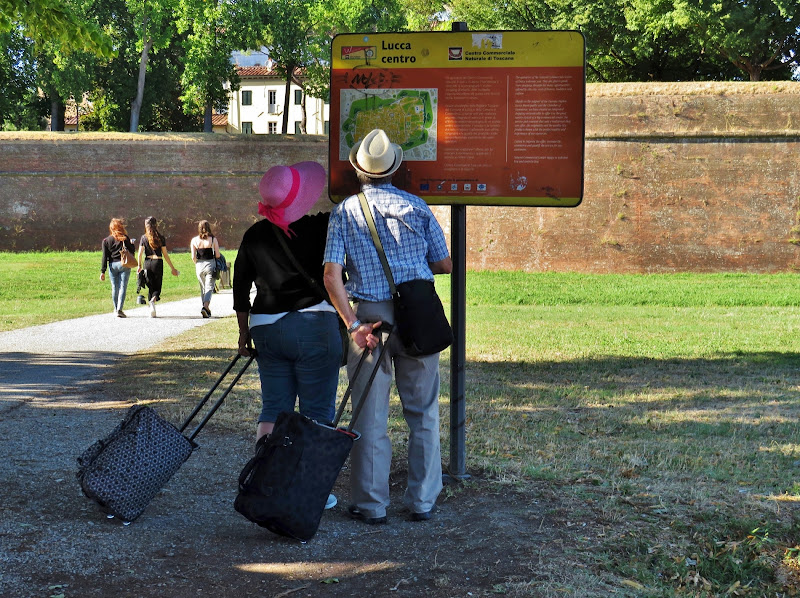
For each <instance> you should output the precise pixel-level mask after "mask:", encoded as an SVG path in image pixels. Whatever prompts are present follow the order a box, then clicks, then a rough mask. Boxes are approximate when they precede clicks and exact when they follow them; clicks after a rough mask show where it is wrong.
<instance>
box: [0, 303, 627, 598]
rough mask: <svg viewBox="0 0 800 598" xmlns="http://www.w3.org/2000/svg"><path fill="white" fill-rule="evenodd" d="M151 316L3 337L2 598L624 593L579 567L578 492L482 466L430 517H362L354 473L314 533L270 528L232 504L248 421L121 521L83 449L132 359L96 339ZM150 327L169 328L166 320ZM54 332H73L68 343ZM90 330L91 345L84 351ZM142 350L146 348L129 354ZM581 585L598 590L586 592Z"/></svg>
mask: <svg viewBox="0 0 800 598" xmlns="http://www.w3.org/2000/svg"><path fill="white" fill-rule="evenodd" d="M175 309H176V310H177V309H178V308H177V307H176V308H175ZM161 313H163V315H164V317H163V320H162V319H161V318H159V319H158V320H161V321H160V322H158V321H155V322H156V323H157V324H160V331H161V332H160V333H161V334H165V333H167V332H168V331H169V330H171V329H172V328H174V327H176V322H177V323H178V324H179V325H177V328H183V327H185V326H192V325H196V322H188V321H185V318H184V316H182V315H181V314H180V313H179V312H176V314H175V315H174V322H172V323H171V324H170V322H169V320H168V318H167V317H166V314H167V310H166V309H163V308H162V312H161ZM129 315H134V316H135V312H134V314H129ZM144 317H145V318H146V319H140V320H139V321H138V322H136V318H135V317H130V318H128V319H127V320H123V321H120V320H117V319H115V318H112V317H111V316H110V315H106V316H93V317H92V318H94V319H93V320H91V321H92V322H93V326H94V327H93V328H92V330H93V333H92V334H85V333H82V334H72V335H70V333H69V326H68V325H67V324H62V323H60V324H58V325H57V327H58V330H59V334H57V335H54V334H50V335H49V336H48V334H47V333H45V332H44V331H39V332H38V333H37V334H28V335H25V334H22V333H18V334H17V333H15V334H17V338H18V339H20V341H19V342H20V343H21V345H16V344H14V343H10V342H9V341H8V339H9V338H10V335H11V334H12V333H4V334H3V335H0V337H3V338H5V341H6V342H5V343H4V344H3V346H4V347H5V349H6V351H5V353H4V355H2V357H3V358H4V359H1V360H0V361H2V362H3V365H2V366H0V382H1V383H2V386H1V387H0V438H2V443H1V444H0V446H2V449H0V479H2V480H3V483H2V485H0V506H1V508H2V517H0V596H2V597H3V598H39V597H41V598H85V597H94V596H97V597H110V596H113V597H115V598H125V597H130V598H134V597H136V598H139V597H150V596H153V597H160V596H170V597H175V598H182V597H186V598H190V597H191V598H195V597H198V596H214V597H217V596H223V597H226V596H236V597H237V598H238V597H242V596H272V597H275V598H277V597H281V596H423V595H424V596H432V597H435V598H436V597H440V598H452V597H456V596H490V595H497V594H508V595H520V596H565V595H581V596H591V595H595V596H607V595H609V594H611V593H615V592H614V591H612V589H611V588H608V587H606V586H604V585H603V583H602V582H600V581H599V580H597V579H594V577H593V575H591V574H590V573H588V572H587V571H586V569H585V568H584V567H583V566H582V565H581V564H580V557H579V548H580V546H579V544H580V541H579V540H576V538H575V535H574V530H573V529H571V528H570V525H571V523H569V522H568V519H569V513H570V509H571V506H570V505H569V504H568V503H569V499H566V498H565V496H564V493H561V492H558V491H557V490H554V489H551V488H549V487H548V486H547V485H542V486H541V487H531V488H528V489H527V490H526V491H525V492H521V491H514V490H513V489H512V488H510V487H505V486H503V485H500V484H498V483H496V482H494V483H489V482H486V481H484V480H482V479H480V476H477V475H475V476H474V477H473V479H472V480H471V481H470V482H469V483H467V484H456V485H455V486H451V487H448V488H446V489H445V491H444V492H443V493H442V495H441V498H440V504H439V511H438V512H437V513H436V515H435V516H434V518H433V519H432V520H431V521H428V522H413V523H412V522H410V521H408V520H407V518H406V515H405V514H404V513H402V512H400V511H399V510H398V508H397V507H395V506H393V507H391V508H390V510H389V513H388V515H389V522H388V524H387V525H384V526H367V525H365V524H363V523H360V522H355V521H352V520H350V519H349V518H348V517H347V515H346V504H347V493H346V490H345V489H346V487H347V475H348V472H347V469H346V468H345V470H343V472H342V475H341V476H340V479H339V481H338V483H337V487H336V489H335V491H336V493H337V495H338V496H339V497H340V504H339V505H338V506H337V507H335V508H334V509H332V510H330V511H328V512H326V514H325V515H324V517H323V520H322V524H321V527H320V529H319V532H318V533H317V535H316V536H315V537H314V538H313V539H312V540H311V541H309V542H307V543H300V542H296V541H292V540H288V539H285V538H281V537H278V536H275V535H273V534H271V533H270V532H269V531H267V530H264V529H261V528H259V527H258V526H256V525H254V524H252V523H250V522H248V521H246V520H245V519H244V518H243V517H241V516H240V515H239V514H238V513H236V512H235V511H234V509H233V506H232V505H233V500H234V498H235V492H236V478H237V476H238V472H239V470H240V469H241V467H242V465H243V464H244V463H245V462H246V461H247V459H248V458H249V456H250V454H251V451H252V449H253V443H252V438H251V434H250V431H249V430H248V431H247V432H243V433H242V434H241V435H223V434H220V433H214V432H213V431H208V432H206V433H204V434H203V435H201V436H200V437H199V441H200V448H199V449H198V450H197V451H196V452H195V453H194V454H193V455H192V456H191V457H190V458H189V460H188V461H187V462H186V463H185V464H184V465H183V467H182V468H181V470H180V471H179V472H178V473H177V474H176V475H175V477H174V478H173V479H172V480H171V481H170V482H169V484H168V485H167V486H166V488H165V489H164V490H163V491H162V492H161V493H160V494H159V495H158V496H157V497H156V498H155V499H154V501H153V502H152V503H151V505H150V506H149V507H148V509H147V510H146V511H145V513H144V514H143V515H142V516H141V517H140V518H139V519H138V520H137V521H135V522H134V523H133V524H131V525H129V526H123V525H122V524H121V523H120V522H118V521H117V520H109V519H106V518H105V516H104V515H102V514H101V513H100V512H99V510H98V509H97V508H96V506H95V505H94V503H92V502H91V501H89V500H88V499H86V498H85V497H84V496H83V494H82V493H81V490H80V487H79V485H78V483H77V480H76V478H75V472H76V469H77V464H76V458H77V456H78V455H79V454H80V453H81V452H82V451H83V450H84V449H85V448H86V447H87V446H89V445H90V444H91V443H92V442H94V441H95V440H97V439H98V438H101V437H103V436H105V435H106V434H107V433H108V432H109V431H110V430H111V429H112V428H113V427H114V425H116V423H117V422H118V421H119V420H120V419H121V417H122V415H123V413H124V409H125V408H126V407H127V405H125V404H121V403H119V402H117V401H116V399H112V398H110V397H113V396H114V395H113V394H112V393H110V392H107V390H108V389H106V388H105V387H104V383H103V380H102V375H103V372H104V368H105V367H106V366H107V365H109V364H110V363H112V362H113V360H114V359H116V358H119V356H120V355H122V354H124V353H121V352H120V353H116V352H114V351H112V350H111V349H110V348H109V347H103V345H102V342H100V341H97V340H95V341H93V339H104V338H106V337H108V338H113V334H115V333H116V332H118V331H116V332H115V331H113V330H112V331H109V330H108V329H107V328H108V327H112V328H125V329H127V328H126V327H130V328H131V330H132V331H134V332H135V331H139V332H141V329H142V327H143V326H146V325H150V324H152V323H153V322H154V321H152V320H151V319H150V318H149V317H146V315H145V316H144ZM84 320H85V319H84ZM132 322H133V323H136V324H137V326H136V327H132V326H130V324H131V323H132ZM85 328H86V322H82V323H81V324H80V329H81V330H85ZM152 330H153V332H152V334H153V335H155V336H158V334H156V332H157V331H158V330H159V328H158V327H157V326H155V325H153V326H152ZM51 332H52V331H51ZM148 334H150V333H148ZM155 336H153V338H155ZM3 338H0V341H2V340H3ZM58 338H61V339H63V340H64V341H65V346H64V347H63V348H62V350H61V351H60V352H59V351H57V350H56V349H57V348H58V347H56V346H55V344H54V339H58ZM80 338H84V339H85V341H81V342H86V343H93V346H94V350H93V351H89V350H87V347H84V346H82V345H81V344H80V343H77V345H76V339H80ZM137 338H139V339H141V338H142V337H141V335H140V336H139V337H137ZM147 338H150V337H149V336H148V337H147ZM37 339H38V340H37ZM66 341H71V342H66ZM103 342H106V341H103ZM25 343H27V345H25ZM36 343H39V345H36ZM34 346H39V348H38V349H35V348H33V347H34ZM43 347H49V349H48V350H49V351H50V352H49V353H46V352H44V349H43ZM139 348H141V342H137V343H136V344H135V345H131V346H130V352H133V351H135V350H138V349H139ZM103 355H105V358H103V357H102V356H103ZM402 467H403V466H402V464H396V468H397V469H396V471H395V472H394V473H393V486H392V492H393V503H394V505H399V504H400V503H401V501H400V494H401V492H402V489H403V487H404V486H405V471H404V470H403V469H402ZM600 533H602V530H601V529H600V528H599V526H598V525H594V524H590V525H589V526H588V527H587V526H585V525H584V527H583V528H582V529H581V530H580V535H581V537H584V538H590V537H591V536H592V535H593V534H594V535H596V534H600ZM584 578H587V579H588V581H589V582H590V583H584V582H585V581H586V580H585V579H584ZM576 587H583V588H586V587H590V588H592V590H589V591H585V590H581V591H580V593H577V592H576V591H575V590H574V588H576ZM595 592H596V593H595ZM615 594H616V595H620V594H619V593H615Z"/></svg>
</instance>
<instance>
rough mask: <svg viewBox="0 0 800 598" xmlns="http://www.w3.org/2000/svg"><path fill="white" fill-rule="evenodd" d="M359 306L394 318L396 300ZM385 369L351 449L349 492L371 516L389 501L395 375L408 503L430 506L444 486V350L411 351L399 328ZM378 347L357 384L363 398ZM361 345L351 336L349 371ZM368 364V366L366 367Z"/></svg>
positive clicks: (361, 313)
mask: <svg viewBox="0 0 800 598" xmlns="http://www.w3.org/2000/svg"><path fill="white" fill-rule="evenodd" d="M355 312H356V314H357V316H358V318H359V319H360V320H361V321H362V322H377V321H379V320H380V321H382V322H384V324H392V323H394V307H393V305H392V302H391V301H384V302H380V303H372V302H367V301H361V302H359V303H357V304H356V305H355ZM383 350H384V351H387V354H386V356H385V357H384V359H383V363H382V364H381V368H380V371H379V372H378V374H377V375H376V377H375V380H374V381H373V383H372V388H371V389H370V392H369V394H368V395H367V397H366V399H365V403H364V406H363V408H362V410H361V413H360V415H359V417H358V420H357V422H356V425H355V426H354V427H355V429H356V430H358V431H359V432H360V433H361V439H360V440H357V441H356V442H355V444H354V445H353V450H352V452H351V453H350V465H351V474H350V493H351V496H350V498H351V501H352V504H353V505H355V506H356V507H358V508H359V510H361V512H362V513H364V515H365V516H367V517H383V516H384V515H386V508H387V507H388V506H389V472H390V469H391V463H392V446H391V441H390V439H389V435H388V433H387V422H388V418H389V391H390V388H391V384H392V377H394V380H395V384H396V385H397V391H398V394H399V395H400V402H401V403H402V406H403V417H404V418H405V420H406V423H407V425H408V429H409V437H408V484H407V487H406V490H405V494H404V496H403V505H404V506H405V507H406V508H408V509H409V510H410V511H411V512H413V513H423V512H426V511H429V510H431V508H433V505H434V504H435V503H436V498H437V497H438V496H439V492H441V490H442V456H441V443H440V435H439V354H438V353H435V354H433V355H426V356H424V357H411V356H409V355H407V354H406V353H405V350H404V349H403V344H402V342H401V341H400V336H399V335H398V334H397V332H395V333H394V334H393V335H392V336H391V338H390V339H389V342H388V344H387V345H385V346H384V348H383ZM378 351H379V349H377V348H376V349H374V350H373V352H372V353H373V354H372V355H371V356H369V357H368V358H367V360H366V362H365V363H364V366H363V367H362V368H361V373H360V375H359V379H358V380H357V381H356V384H355V385H354V387H353V395H352V396H353V397H355V400H358V399H359V398H360V397H361V394H362V389H363V388H364V386H365V385H366V381H367V380H368V378H369V372H371V371H372V365H373V364H374V360H375V359H376V358H377V356H378V355H379V353H378ZM360 357H361V350H360V349H358V347H357V346H356V345H355V344H354V343H353V342H352V341H351V343H350V353H349V357H348V363H347V374H348V376H352V375H353V372H354V371H355V367H356V365H357V364H358V361H359V359H360ZM365 370H366V371H365Z"/></svg>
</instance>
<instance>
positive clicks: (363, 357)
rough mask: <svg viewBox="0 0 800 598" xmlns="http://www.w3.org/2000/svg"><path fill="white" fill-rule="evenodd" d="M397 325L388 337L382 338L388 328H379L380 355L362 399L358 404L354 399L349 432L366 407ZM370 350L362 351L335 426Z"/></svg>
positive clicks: (335, 420)
mask: <svg viewBox="0 0 800 598" xmlns="http://www.w3.org/2000/svg"><path fill="white" fill-rule="evenodd" d="M394 329H395V327H394V326H392V327H391V328H389V332H388V333H387V334H386V338H385V339H384V338H382V336H381V334H382V332H384V331H385V330H386V328H385V327H384V326H381V327H380V328H379V329H378V334H379V336H378V346H379V347H380V349H381V353H380V355H378V360H377V361H376V362H375V365H374V366H373V368H372V373H371V374H370V376H369V380H367V385H366V386H365V387H364V393H363V395H362V397H361V400H360V401H359V402H358V404H356V403H355V401H353V404H354V407H353V416H352V417H351V418H350V424H349V425H348V426H347V431H348V432H351V433H352V432H353V426H354V425H355V423H356V420H357V419H358V416H359V414H360V413H361V409H362V408H363V407H364V401H365V399H366V398H367V394H369V389H370V388H372V382H373V380H375V376H376V375H377V374H378V370H379V369H380V367H381V363H382V362H383V356H384V355H385V354H386V351H385V348H386V343H388V342H389V337H391V336H392V333H393V332H394ZM370 353H371V352H370V351H367V350H364V351H363V352H362V353H361V359H359V360H358V365H357V366H356V371H355V372H353V377H352V379H351V380H350V382H349V383H348V384H347V390H345V391H344V395H342V402H341V404H340V405H339V410H338V411H337V412H336V417H335V418H334V420H333V426H334V427H336V426H338V425H339V420H340V419H341V418H342V414H343V413H344V409H345V407H346V406H347V402H348V401H349V400H350V396H351V395H352V394H353V382H355V381H356V380H357V379H358V373H359V372H360V371H361V366H363V365H364V362H365V361H366V360H367V356H368V355H370Z"/></svg>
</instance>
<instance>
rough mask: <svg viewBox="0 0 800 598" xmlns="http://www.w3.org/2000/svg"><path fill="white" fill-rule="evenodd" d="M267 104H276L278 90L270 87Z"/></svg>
mask: <svg viewBox="0 0 800 598" xmlns="http://www.w3.org/2000/svg"><path fill="white" fill-rule="evenodd" d="M268 103H269V104H277V103H278V92H277V91H275V90H274V89H271V90H270V92H269V102H268Z"/></svg>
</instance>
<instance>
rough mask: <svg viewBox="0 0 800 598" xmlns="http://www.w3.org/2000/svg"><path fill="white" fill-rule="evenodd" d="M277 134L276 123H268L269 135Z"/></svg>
mask: <svg viewBox="0 0 800 598" xmlns="http://www.w3.org/2000/svg"><path fill="white" fill-rule="evenodd" d="M277 132H278V123H269V134H270V135H275V134H277Z"/></svg>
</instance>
